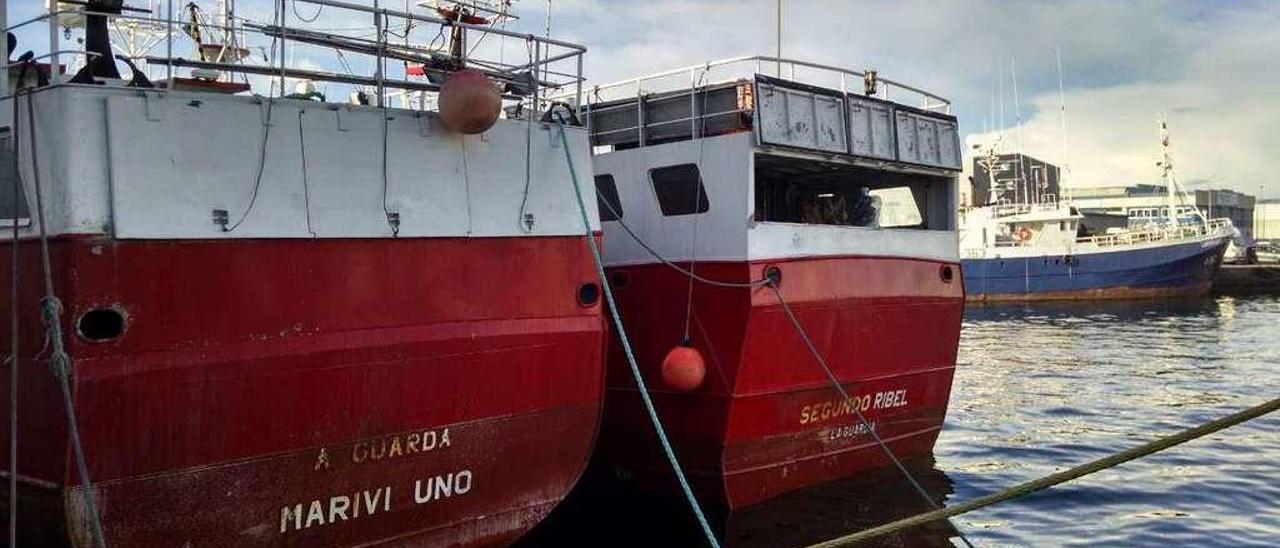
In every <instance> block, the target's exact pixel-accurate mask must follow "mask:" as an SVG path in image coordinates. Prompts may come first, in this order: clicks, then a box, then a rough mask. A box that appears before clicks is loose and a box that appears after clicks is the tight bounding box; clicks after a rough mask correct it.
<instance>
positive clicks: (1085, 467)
mask: <svg viewBox="0 0 1280 548" xmlns="http://www.w3.org/2000/svg"><path fill="white" fill-rule="evenodd" d="M1277 409H1280V398H1276V399H1273V400H1271V401H1268V402H1266V403H1263V404H1261V405H1257V406H1254V407H1250V408H1248V409H1245V410H1243V411H1239V412H1236V413H1232V414H1231V415H1227V416H1225V417H1222V418H1220V419H1217V420H1214V421H1211V422H1208V423H1205V424H1202V425H1200V426H1197V427H1195V428H1190V429H1187V430H1183V431H1181V432H1177V433H1175V434H1172V435H1169V436H1165V437H1163V438H1160V439H1157V440H1155V441H1152V442H1149V443H1145V444H1143V445H1140V446H1138V447H1134V448H1131V449H1126V450H1124V451H1121V452H1119V453H1113V454H1111V455H1108V456H1106V457H1103V458H1101V459H1098V460H1095V461H1092V462H1089V463H1086V464H1082V465H1080V466H1077V467H1075V468H1072V469H1070V470H1066V471H1063V472H1058V473H1056V474H1050V475H1048V476H1045V477H1043V478H1039V479H1035V480H1031V481H1028V482H1025V483H1021V484H1018V485H1015V486H1013V487H1010V488H1008V489H1005V490H1003V491H1000V492H997V493H992V494H990V495H986V496H984V497H979V498H976V499H973V500H971V501H969V502H965V503H962V504H957V505H955V506H952V507H950V508H945V509H941V510H934V511H932V512H927V513H924V514H920V515H916V516H912V517H909V518H905V519H900V520H898V521H894V522H890V523H886V524H884V525H881V526H879V527H873V528H871V529H867V530H865V531H859V532H857V533H854V534H851V535H846V536H843V537H839V538H835V539H831V540H828V541H826V542H820V543H818V544H814V545H812V546H811V547H810V548H835V547H837V546H849V545H852V544H857V543H859V542H863V541H866V540H870V539H873V538H876V537H879V536H882V535H887V534H889V533H894V532H897V531H901V530H903V529H907V528H910V527H915V526H917V525H922V524H925V523H929V522H931V521H935V520H940V519H947V518H950V517H952V516H958V515H960V514H964V513H967V512H971V511H973V510H977V509H979V508H982V507H985V506H990V505H992V504H996V503H998V502H1003V501H1006V500H1010V499H1015V498H1018V497H1023V496H1026V495H1030V494H1031V493H1035V492H1036V491H1041V490H1044V489H1048V488H1050V487H1053V486H1054V485H1058V484H1060V483H1066V482H1068V481H1071V480H1074V479H1078V478H1081V477H1084V476H1087V475H1089V474H1093V473H1095V472H1099V471H1102V470H1106V469H1108V468H1112V467H1115V466H1118V465H1121V464H1124V463H1126V462H1129V461H1131V460H1135V459H1138V458H1141V457H1145V456H1147V455H1151V454H1153V453H1157V452H1160V451H1163V450H1165V449H1168V448H1170V447H1173V446H1175V445H1180V444H1183V443H1186V442H1189V441H1192V440H1195V439H1197V438H1202V437H1204V436H1207V435H1209V434H1212V433H1214V432H1217V431H1219V430H1223V429H1226V428H1229V427H1232V426H1235V425H1237V424H1240V423H1242V422H1245V421H1248V420H1252V419H1256V418H1258V417H1261V416H1263V415H1266V414H1268V413H1272V412H1275V411H1276V410H1277Z"/></svg>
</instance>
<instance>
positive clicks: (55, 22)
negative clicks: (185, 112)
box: [5, 0, 587, 104]
mask: <svg viewBox="0 0 1280 548" xmlns="http://www.w3.org/2000/svg"><path fill="white" fill-rule="evenodd" d="M274 1H275V2H280V1H281V0H274ZM300 1H303V2H307V3H310V4H315V5H319V6H329V7H333V8H338V9H343V10H352V11H356V12H362V13H369V14H373V17H374V18H375V19H376V20H377V21H376V22H371V24H370V27H371V28H374V27H377V28H381V26H382V24H383V23H384V19H386V18H399V19H405V20H410V21H416V22H420V23H425V24H428V25H440V26H442V27H444V28H445V29H446V30H447V29H450V28H458V29H465V30H467V31H474V32H477V33H486V34H494V35H497V36H501V37H505V38H504V39H506V38H510V39H516V40H520V41H521V42H523V43H526V44H529V45H530V48H531V49H533V50H535V51H534V52H533V53H532V60H531V61H532V62H529V61H527V60H526V59H523V58H521V59H518V60H515V61H511V62H502V61H499V60H497V59H493V58H485V57H481V56H478V55H477V56H475V57H474V58H473V57H472V53H473V51H472V50H467V51H464V52H463V56H464V57H463V61H464V62H466V63H467V64H469V65H472V66H473V67H474V68H478V69H480V70H481V71H482V72H486V73H487V74H489V75H490V76H491V77H493V78H496V79H498V80H499V81H507V80H513V79H517V78H519V79H524V78H527V77H526V76H525V73H526V72H528V73H530V74H533V75H536V76H535V78H534V80H535V81H534V82H531V84H532V87H531V88H530V89H529V90H528V91H527V92H528V93H530V94H533V95H536V98H534V97H531V98H530V99H531V100H534V99H536V100H537V101H539V102H541V101H542V100H544V99H545V98H546V97H547V95H546V94H547V92H548V91H550V92H553V93H558V92H559V91H558V90H565V91H567V92H568V94H569V95H570V96H571V97H573V98H574V100H575V101H576V102H579V103H580V102H581V96H582V95H581V94H582V86H583V82H584V81H585V78H584V77H583V75H582V55H583V54H584V53H585V52H586V51H587V48H586V47H585V46H582V45H579V44H574V43H571V42H566V41H563V40H556V39H552V38H548V37H545V36H539V35H535V34H530V33H521V32H515V31H510V30H506V29H503V28H500V27H497V26H492V27H491V26H484V25H474V24H469V23H464V22H461V21H450V20H447V19H445V18H442V17H435V16H432V15H426V14H418V13H412V12H409V11H400V10H394V9H386V8H381V7H371V6H366V5H360V4H356V3H351V2H345V1H341V0H300ZM179 5H180V4H178V5H175V3H174V0H168V1H167V6H166V7H167V10H165V11H167V15H165V14H164V13H161V14H153V13H148V14H143V15H139V14H132V13H104V12H101V11H94V10H90V9H87V7H83V8H76V7H70V8H69V7H67V6H65V5H61V4H58V3H57V2H50V6H49V7H48V9H46V10H44V11H43V12H42V13H40V14H38V15H35V16H34V17H31V18H28V19H24V20H22V21H21V22H18V23H16V24H12V25H8V26H7V27H6V29H5V30H6V31H13V30H15V29H19V28H23V27H27V26H29V25H31V24H33V23H39V22H42V21H44V22H48V24H49V27H50V32H49V35H48V47H47V49H46V48H37V50H44V51H48V52H49V53H46V54H43V55H41V56H40V57H39V58H38V59H44V58H51V59H52V61H51V64H60V61H59V56H61V55H71V56H83V55H85V54H86V53H88V52H84V51H76V50H67V49H61V48H59V44H60V42H62V41H64V40H66V38H64V37H63V36H62V33H61V32H60V30H61V29H60V27H59V25H60V18H65V17H66V16H84V17H91V16H101V17H107V18H109V19H110V20H112V21H136V22H139V23H145V24H147V25H150V26H152V27H154V28H155V36H156V37H158V38H159V39H160V41H159V42H158V43H157V45H158V46H160V47H161V48H162V49H163V50H164V51H162V52H157V53H158V54H159V55H147V54H146V53H139V54H136V55H134V56H132V58H134V59H145V60H147V61H148V62H149V63H152V64H156V65H164V66H167V67H170V68H169V69H168V72H167V73H166V76H167V77H168V78H169V79H170V80H172V77H173V76H174V73H173V72H174V71H173V70H172V67H174V66H177V65H186V66H193V64H194V63H197V62H199V61H194V60H191V59H183V55H187V56H188V57H190V55H189V54H187V53H186V49H185V48H186V46H185V45H184V46H183V52H179V51H177V49H178V48H176V47H175V42H182V43H187V40H186V34H184V33H183V32H182V31H181V30H179V29H181V28H182V27H183V26H184V25H186V24H187V22H185V21H183V20H181V17H182V16H181V15H180V14H177V13H175V8H176V7H178V6H179ZM374 6H377V4H376V3H375V4H374ZM156 11H161V10H156ZM241 20H242V18H236V19H235V21H241ZM200 25H201V28H202V29H204V30H207V31H214V32H219V33H224V34H225V33H228V32H230V33H235V34H236V35H237V36H240V38H237V39H236V42H235V46H236V47H240V48H242V49H263V50H264V52H265V51H266V49H268V48H269V49H270V50H271V51H272V53H273V60H272V61H270V62H266V63H262V64H253V63H251V62H234V63H218V64H216V66H215V65H209V66H208V67H207V68H210V69H213V70H218V71H220V72H223V73H224V74H233V75H236V78H237V79H239V78H240V77H241V76H247V75H253V74H257V75H267V76H276V78H273V79H272V82H273V84H274V85H273V89H276V88H277V87H278V89H279V94H280V95H285V94H287V93H289V90H286V89H284V88H285V86H284V79H285V78H286V77H296V78H306V79H314V80H317V81H329V82H337V83H340V84H348V85H352V86H356V87H357V88H359V87H362V86H366V85H367V86H371V87H375V88H376V89H377V90H379V92H380V93H378V94H377V97H378V99H379V104H383V103H384V97H385V95H386V93H385V90H384V88H397V89H409V90H415V91H423V90H426V91H428V92H432V91H431V90H430V88H432V87H435V86H434V85H430V84H427V82H426V81H425V80H424V81H422V82H417V81H416V80H414V79H412V78H409V77H408V76H407V75H406V77H405V78H404V79H403V80H397V79H395V78H394V77H392V78H389V77H388V75H386V74H385V73H384V70H383V67H384V66H387V65H388V61H391V60H393V59H397V60H406V59H405V57H408V54H406V53H405V51H406V50H405V48H404V45H403V44H399V43H391V42H390V41H389V40H386V39H384V38H383V35H382V33H379V36H378V38H376V39H373V40H369V39H366V38H361V37H358V36H351V35H348V34H343V33H341V32H333V31H325V32H323V33H322V34H323V36H321V35H320V34H321V33H319V32H318V31H308V30H307V29H306V26H305V25H303V24H299V23H297V22H295V21H286V19H284V18H280V19H278V20H275V21H273V22H271V24H264V25H253V24H239V23H237V22H231V23H226V22H222V21H201V23H200ZM291 25H299V26H291ZM433 30H434V29H433ZM295 31H307V32H313V33H315V34H316V37H315V39H316V40H321V39H324V38H326V37H328V38H331V39H330V40H325V41H322V42H314V41H313V42H308V41H307V40H303V39H301V38H298V37H296V36H295V35H294V33H295ZM286 42H287V43H288V44H289V45H290V46H294V45H295V44H307V47H308V48H315V51H318V52H329V51H330V50H339V52H340V53H339V55H341V52H342V51H345V52H346V53H347V54H348V55H353V54H354V55H359V56H361V57H366V58H368V59H371V60H372V61H373V62H372V63H371V64H372V65H373V66H374V67H375V70H373V71H371V72H372V74H367V73H362V72H359V70H363V69H364V67H363V66H361V67H360V69H352V68H351V67H350V66H349V65H346V64H345V62H343V67H344V68H343V69H335V71H333V72H326V71H314V70H313V71H310V72H308V71H306V70H295V69H294V68H292V67H302V68H306V67H305V66H303V65H299V64H297V63H294V62H291V61H289V59H290V58H291V57H294V56H292V55H286V54H285V43H286ZM267 44H270V45H269V46H268V45H267ZM348 44H354V45H359V46H361V48H359V50H351V49H347V48H346V47H345V46H346V45H348ZM226 45H228V46H229V45H231V43H230V42H229V43H228V44H226ZM291 50H292V48H291ZM412 52H413V53H414V54H415V55H422V56H424V57H425V56H426V55H427V53H426V50H419V49H416V48H412ZM289 53H293V51H290V52H289ZM89 55H92V53H89ZM264 55H265V53H264ZM495 57H496V56H495ZM522 57H523V56H522ZM575 58H576V59H575ZM300 59H301V58H300ZM245 61H248V59H246V60H245ZM303 61H304V60H300V61H299V63H301V62H303ZM339 62H342V61H341V59H340V60H339V61H336V62H334V63H333V65H334V66H337V65H338V64H339ZM557 62H560V63H568V64H569V66H567V67H566V66H564V65H563V64H560V65H558V66H555V67H552V66H551V65H552V64H555V63H557ZM397 64H398V63H397ZM312 68H314V67H312ZM73 70H74V67H69V70H68V71H67V72H68V74H69V73H71V72H73ZM271 71H274V74H272V73H271ZM309 75H310V76H315V78H311V77H309ZM331 76H332V77H331ZM393 76H394V75H393ZM61 81H63V80H62V78H61V77H55V80H54V81H53V82H52V83H54V84H58V83H60V82H61ZM277 82H278V83H277ZM109 85H110V84H109ZM159 91H161V92H164V91H165V89H164V88H161V89H160V90H159ZM260 92H261V93H264V94H265V93H266V92H265V91H260ZM272 94H274V92H272ZM507 98H508V99H513V98H514V97H507Z"/></svg>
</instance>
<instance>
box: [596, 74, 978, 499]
mask: <svg viewBox="0 0 1280 548" xmlns="http://www.w3.org/2000/svg"><path fill="white" fill-rule="evenodd" d="M775 67H776V68H777V69H778V73H779V74H783V73H786V71H788V70H789V71H790V72H789V76H788V77H787V78H779V77H775V76H766V75H764V74H761V71H762V70H764V71H768V72H770V73H773V72H774V69H775ZM850 85H853V86H854V87H856V91H854V90H850V89H848V88H849V86H850ZM590 97H591V99H592V102H591V104H590V105H587V107H586V109H585V110H586V111H587V112H588V113H589V124H588V125H589V127H590V131H591V138H592V145H594V146H595V150H596V154H595V156H594V158H593V159H594V169H595V182H596V188H597V192H596V194H597V197H598V198H599V200H600V202H601V215H602V217H601V219H602V220H603V223H602V224H603V226H604V233H605V249H606V251H605V255H606V261H607V264H608V267H609V272H610V273H609V277H610V284H611V286H612V287H613V288H614V291H615V292H616V296H617V300H618V305H619V309H620V311H621V313H622V315H623V318H624V323H625V324H626V327H627V330H628V331H629V333H630V334H631V336H632V340H633V341H634V346H635V351H636V355H637V358H638V362H639V365H640V368H641V369H642V371H643V373H644V375H645V376H646V377H647V378H648V379H649V383H648V384H649V385H650V386H651V387H652V388H653V392H654V399H655V403H656V406H657V408H658V410H659V412H660V414H661V416H662V419H663V422H664V423H665V426H666V428H667V431H668V433H669V434H670V435H671V437H672V441H673V445H674V446H675V448H676V451H677V453H678V454H679V456H680V458H681V461H682V462H683V463H684V464H685V466H686V470H687V471H688V473H689V475H690V477H691V481H692V483H693V484H694V486H695V488H696V490H698V491H700V493H701V495H702V498H703V499H704V502H705V503H708V504H711V503H719V504H722V505H727V507H728V508H740V507H743V506H747V505H751V504H753V503H756V502H760V501H763V500H765V499H768V498H770V497H773V496H776V495H779V494H781V493H784V492H787V491H790V490H794V489H798V488H801V487H804V486H808V485H813V484H817V483H820V482H825V481H828V480H832V479H834V478H840V477H844V476H848V475H851V474H854V473H856V472H858V471H860V470H864V469H868V468H871V467H876V466H881V465H883V464H885V463H887V462H889V461H888V459H887V457H886V455H885V453H884V451H883V449H882V448H881V447H879V446H878V443H877V442H876V440H875V439H874V438H875V436H873V435H872V434H873V433H874V434H875V435H878V437H879V438H880V439H882V440H884V441H885V442H886V443H887V446H888V448H889V449H890V450H891V451H892V452H893V454H894V455H895V456H897V457H898V458H901V459H905V458H910V457H914V456H920V455H924V454H927V453H929V451H930V450H931V448H932V446H933V443H934V441H935V439H936V438H937V435H938V432H939V430H940V428H941V427H942V422H943V418H944V416H945V414H946V409H947V399H948V396H949V393H950V389H951V381H952V373H953V370H954V367H955V359H956V347H957V343H958V339H959V332H960V320H961V315H962V313H963V305H964V293H963V284H962V283H961V279H960V266H959V256H958V248H957V233H956V230H955V228H956V226H955V222H956V213H955V211H956V208H955V205H956V203H955V202H956V200H955V196H956V178H957V173H958V172H959V170H960V151H959V146H958V143H959V141H958V138H957V133H956V119H955V118H954V117H953V116H951V115H950V106H949V103H948V102H947V101H946V100H944V99H942V98H941V97H938V96H936V95H933V94H931V93H928V92H925V91H922V90H918V89H915V88H912V87H909V86H905V85H901V84H898V83H895V82H890V81H887V80H884V79H879V78H878V77H877V75H876V74H875V73H874V72H866V73H862V72H855V71H851V70H846V69H841V68H838V67H830V66H822V65H818V64H814V63H807V62H802V61H793V60H779V59H775V58H768V57H744V58H737V59H730V60H727V61H716V62H711V63H706V64H701V65H697V66H694V67H688V68H683V69H677V70H673V71H668V72H663V73H659V74H656V75H652V76H645V77H640V78H636V79H633V80H627V81H624V82H621V83H617V84H610V85H606V86H599V87H596V88H594V89H593V91H592V93H591V94H590ZM899 98H901V100H902V101H908V100H910V101H912V102H913V103H914V104H912V105H908V104H905V103H904V102H900V101H898V99H899ZM628 232H630V233H631V234H628ZM646 247H647V249H646ZM659 257H661V259H660V258H659ZM663 261H671V263H672V264H674V266H676V267H677V268H670V266H671V265H667V264H663ZM680 269H683V270H685V271H692V272H693V273H694V274H696V275H698V276H701V277H703V278H706V279H710V280H714V281H719V282H730V283H736V284H749V283H751V282H752V281H753V280H763V279H772V280H773V281H774V282H775V283H776V284H777V288H778V290H779V292H780V294H781V296H782V298H783V299H785V300H786V302H787V303H788V305H789V306H790V308H791V310H794V312H795V314H796V316H797V319H798V322H799V323H800V324H801V325H802V326H803V329H804V330H805V331H806V332H807V334H808V335H809V336H810V337H811V338H812V339H813V342H814V345H815V347H816V349H817V351H818V353H820V354H821V355H822V356H823V358H824V359H825V361H826V362H827V365H828V366H829V367H830V369H831V372H832V374H833V375H834V376H835V377H836V378H837V379H838V382H839V384H840V386H841V387H842V388H843V389H844V390H845V391H847V393H848V398H846V397H845V396H844V395H843V394H842V393H841V392H840V391H839V390H837V389H836V388H835V386H834V385H833V383H831V382H830V381H829V379H828V376H827V375H826V373H825V372H824V368H823V366H822V365H821V364H819V363H818V362H817V360H816V359H815V357H814V356H813V355H812V354H811V352H810V350H809V349H808V348H807V345H806V343H805V342H804V340H803V338H802V337H801V336H800V334H799V331H798V330H797V329H796V328H795V326H794V325H793V322H791V321H790V319H789V317H788V314H787V310H786V309H784V307H783V306H782V305H781V303H780V301H779V298H778V294H775V292H774V291H773V289H772V288H771V287H768V286H767V285H765V284H761V283H757V284H756V285H755V286H754V287H753V288H744V287H724V286H718V285H714V284H706V283H702V282H701V281H694V280H693V279H692V276H689V275H686V273H685V272H681V270H680ZM682 344H686V345H688V346H690V347H692V348H693V349H695V350H696V354H699V355H700V356H701V357H702V361H704V363H705V365H704V366H702V368H701V370H700V369H699V365H698V363H697V362H698V361H699V360H698V359H697V357H693V358H690V359H686V358H688V356H689V354H690V353H689V352H688V351H683V352H682V353H681V352H678V353H677V354H683V357H679V356H677V358H678V359H677V361H675V362H673V361H672V360H671V359H670V356H669V352H670V351H672V349H673V348H676V347H678V346H679V345H682ZM671 356H676V354H672V355H671ZM680 359H684V362H683V363H677V362H678V361H679V360H680ZM664 360H665V362H666V363H665V365H664ZM673 364H674V365H673ZM606 394H607V395H606V411H605V425H604V428H603V431H602V434H601V442H600V446H599V448H598V449H597V453H596V458H598V462H599V464H600V465H601V466H600V467H599V469H602V470H605V471H607V473H608V474H616V475H617V476H618V477H620V478H623V479H625V480H630V481H632V482H634V483H635V484H637V485H640V486H661V487H665V486H674V482H672V481H670V472H669V467H668V466H667V464H666V461H665V460H664V458H663V456H662V453H661V452H660V451H659V448H658V446H657V443H656V442H655V440H654V437H653V435H652V434H651V433H650V431H651V426H650V425H649V422H648V420H647V418H646V416H645V415H644V412H643V407H642V406H641V405H640V402H639V401H638V399H639V394H638V393H637V389H636V386H635V384H634V383H633V382H632V380H631V377H630V376H629V375H628V374H627V371H626V362H625V360H624V359H623V356H622V353H621V351H620V349H619V348H618V347H617V345H615V346H614V347H613V350H612V351H611V354H610V358H609V372H608V380H607V392H606ZM855 411H856V412H855ZM859 413H861V414H862V415H863V416H864V417H865V419H866V422H862V421H861V420H859V419H858V418H856V417H857V415H858V414H859Z"/></svg>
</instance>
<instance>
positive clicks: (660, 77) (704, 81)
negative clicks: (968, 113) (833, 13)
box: [575, 55, 951, 146]
mask: <svg viewBox="0 0 1280 548" xmlns="http://www.w3.org/2000/svg"><path fill="white" fill-rule="evenodd" d="M784 67H785V68H786V69H787V71H786V72H787V77H788V79H790V80H793V81H802V82H804V83H806V84H810V85H815V86H823V87H827V88H828V89H832V90H839V91H840V93H842V94H845V93H858V94H862V93H863V92H864V91H865V90H866V89H865V81H866V79H867V73H865V72H860V71H856V70H850V69H846V68H842V67H837V66H832V65H824V64H820V63H812V62H809V61H801V60H797V59H786V58H778V57H771V56H767V55H747V56H741V57H732V58H728V59H721V60H717V61H709V62H706V63H702V64H699V65H692V66H686V67H682V68H677V69H671V70H665V71H662V72H656V73H652V74H647V75H643V76H637V77H634V78H629V79H626V80H621V81H618V82H612V83H607V84H598V85H594V86H591V87H590V91H589V93H588V95H587V97H586V100H587V102H586V110H587V113H588V115H587V118H588V120H590V119H592V118H593V115H597V114H600V113H603V112H608V111H611V110H626V109H632V108H634V109H635V111H636V125H635V126H627V127H619V128H616V129H610V130H605V131H599V130H598V129H596V128H592V131H593V132H595V133H593V134H594V135H596V136H599V135H606V134H614V133H631V132H635V133H636V134H637V140H638V142H639V143H640V145H641V146H644V143H646V137H647V136H646V135H645V133H646V131H647V130H652V129H653V128H655V127H659V126H670V125H675V124H689V126H690V135H691V136H694V137H695V138H696V137H697V136H698V135H699V134H700V131H699V124H701V126H702V128H703V129H705V128H706V126H707V121H708V120H710V119H714V118H718V117H727V116H734V115H738V114H740V113H744V112H751V111H752V110H753V106H752V105H742V104H739V105H738V108H736V109H730V110H724V111H719V112H712V113H705V112H700V110H702V109H699V108H698V104H697V103H698V96H699V94H701V93H706V92H707V90H709V89H712V88H717V87H724V86H729V85H733V84H735V83H744V82H750V81H751V80H752V79H753V77H754V76H755V75H756V74H765V73H766V72H768V70H769V69H770V68H772V69H774V73H775V75H776V76H781V75H782V72H783V68H784ZM797 69H800V75H799V76H797ZM851 80H852V82H851ZM874 80H875V89H876V91H875V93H874V94H873V95H871V96H872V97H875V98H878V99H882V100H886V101H894V100H895V98H894V92H895V91H897V92H898V94H899V95H900V94H902V93H904V92H905V93H907V94H908V97H907V100H911V99H913V98H914V100H915V102H916V103H917V104H916V106H918V107H919V108H921V109H923V110H927V111H932V112H939V113H943V114H950V113H951V101H949V100H948V99H946V98H943V97H942V96H939V95H936V94H933V93H930V92H927V91H924V90H922V89H920V88H917V87H914V86H909V85H906V84H902V83H899V82H896V81H894V80H890V79H885V78H880V77H879V76H878V75H877V76H876V77H875V78H874ZM851 86H852V89H851ZM659 93H672V94H675V95H684V94H687V95H688V96H689V102H690V105H689V106H690V110H689V113H690V115H689V116H687V117H677V118H672V119H669V120H662V121H657V122H654V121H650V120H648V118H647V117H646V116H645V100H646V98H648V97H650V96H652V95H654V94H659ZM752 101H754V98H752ZM614 102H617V103H616V104H612V105H608V106H603V107H597V106H595V105H599V104H602V103H614ZM897 102H899V103H900V104H905V103H903V102H902V101H897ZM575 104H581V103H575Z"/></svg>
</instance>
